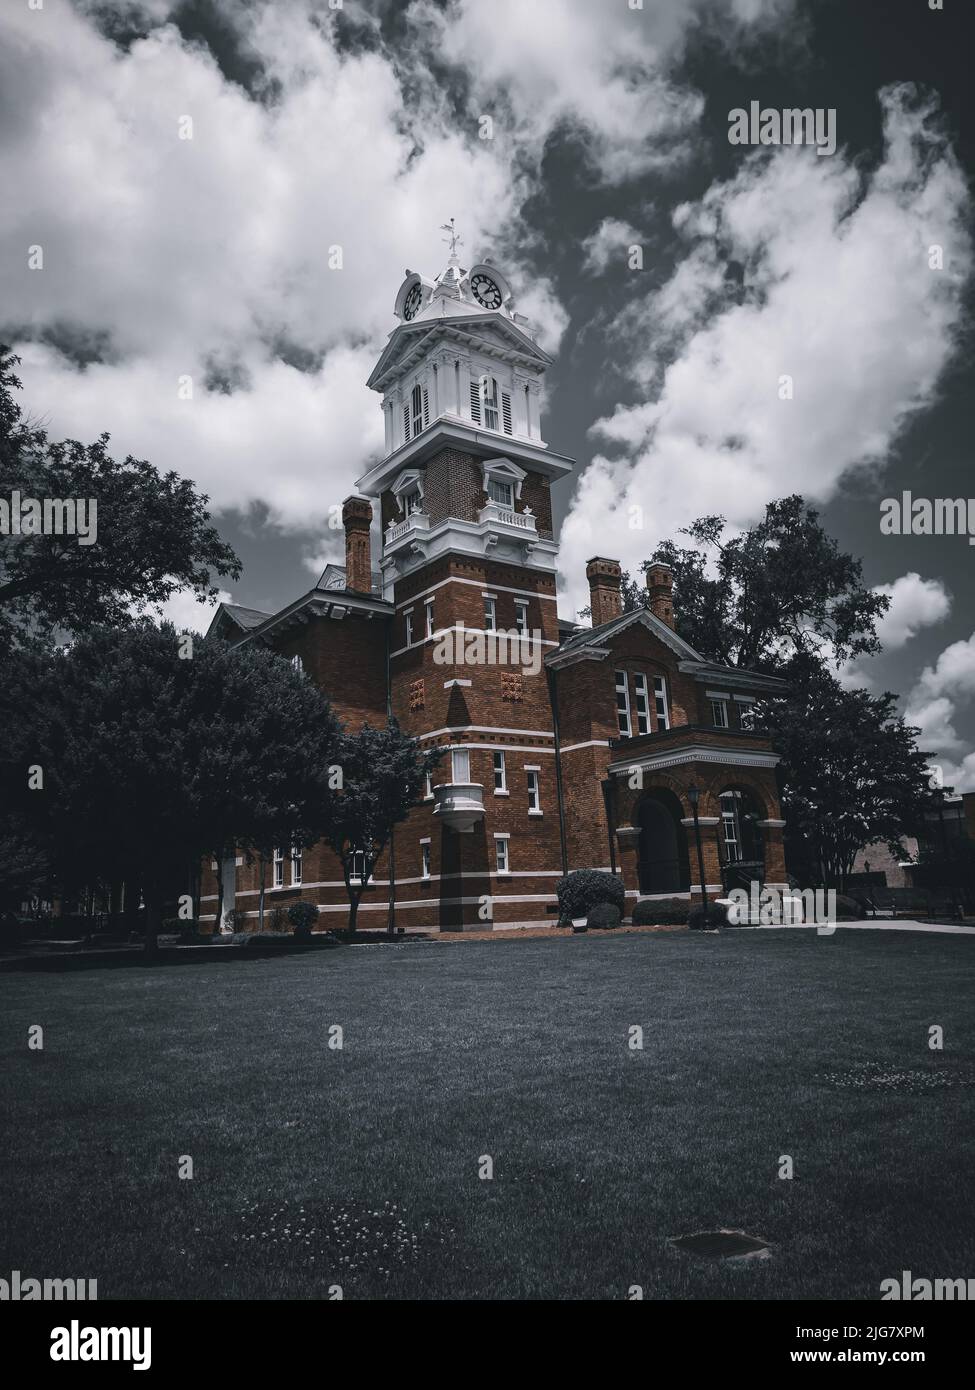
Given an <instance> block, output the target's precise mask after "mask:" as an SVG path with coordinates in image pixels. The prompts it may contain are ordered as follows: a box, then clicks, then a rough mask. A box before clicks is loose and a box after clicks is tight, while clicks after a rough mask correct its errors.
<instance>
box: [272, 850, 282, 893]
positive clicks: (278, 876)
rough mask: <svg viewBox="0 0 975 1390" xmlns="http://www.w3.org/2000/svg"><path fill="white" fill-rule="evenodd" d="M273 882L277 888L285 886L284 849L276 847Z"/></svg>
mask: <svg viewBox="0 0 975 1390" xmlns="http://www.w3.org/2000/svg"><path fill="white" fill-rule="evenodd" d="M271 882H272V883H273V884H274V886H275V888H283V887H284V851H283V850H281V849H276V850H275V851H274V856H273V872H272V875H271Z"/></svg>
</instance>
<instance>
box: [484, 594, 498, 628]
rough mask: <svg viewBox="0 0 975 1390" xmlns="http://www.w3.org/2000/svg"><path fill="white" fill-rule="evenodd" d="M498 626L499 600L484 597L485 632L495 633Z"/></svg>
mask: <svg viewBox="0 0 975 1390" xmlns="http://www.w3.org/2000/svg"><path fill="white" fill-rule="evenodd" d="M497 626H498V602H497V599H493V598H488V597H487V595H486V594H485V596H484V631H485V632H494V631H495V629H496V628H497Z"/></svg>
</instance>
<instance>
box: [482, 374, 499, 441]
mask: <svg viewBox="0 0 975 1390" xmlns="http://www.w3.org/2000/svg"><path fill="white" fill-rule="evenodd" d="M480 390H481V404H482V405H483V407H484V428H485V429H486V430H496V429H497V428H498V425H499V420H498V383H497V382H496V381H495V379H494V377H493V376H482V377H481V381H480Z"/></svg>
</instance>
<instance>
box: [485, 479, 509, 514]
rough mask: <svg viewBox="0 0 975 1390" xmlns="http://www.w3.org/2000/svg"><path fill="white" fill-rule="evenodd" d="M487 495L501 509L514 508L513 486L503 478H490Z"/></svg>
mask: <svg viewBox="0 0 975 1390" xmlns="http://www.w3.org/2000/svg"><path fill="white" fill-rule="evenodd" d="M487 493H488V497H490V499H491V501H492V502H497V504H498V506H499V507H508V508H509V510H510V509H511V508H512V507H513V506H514V496H513V493H512V487H511V484H510V483H506V482H504V480H503V479H501V478H488V485H487Z"/></svg>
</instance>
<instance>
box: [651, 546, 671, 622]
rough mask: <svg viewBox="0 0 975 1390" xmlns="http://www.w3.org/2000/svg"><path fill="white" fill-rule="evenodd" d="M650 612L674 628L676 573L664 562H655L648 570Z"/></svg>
mask: <svg viewBox="0 0 975 1390" xmlns="http://www.w3.org/2000/svg"><path fill="white" fill-rule="evenodd" d="M647 589H648V590H649V592H650V612H651V613H652V614H653V615H654V617H655V618H659V619H660V621H661V622H662V623H666V624H667V626H668V627H673V626H674V571H673V570H672V569H671V568H670V566H669V565H668V564H665V563H664V561H663V560H654V561H653V563H652V564H651V565H650V568H649V569H648V570H647Z"/></svg>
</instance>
